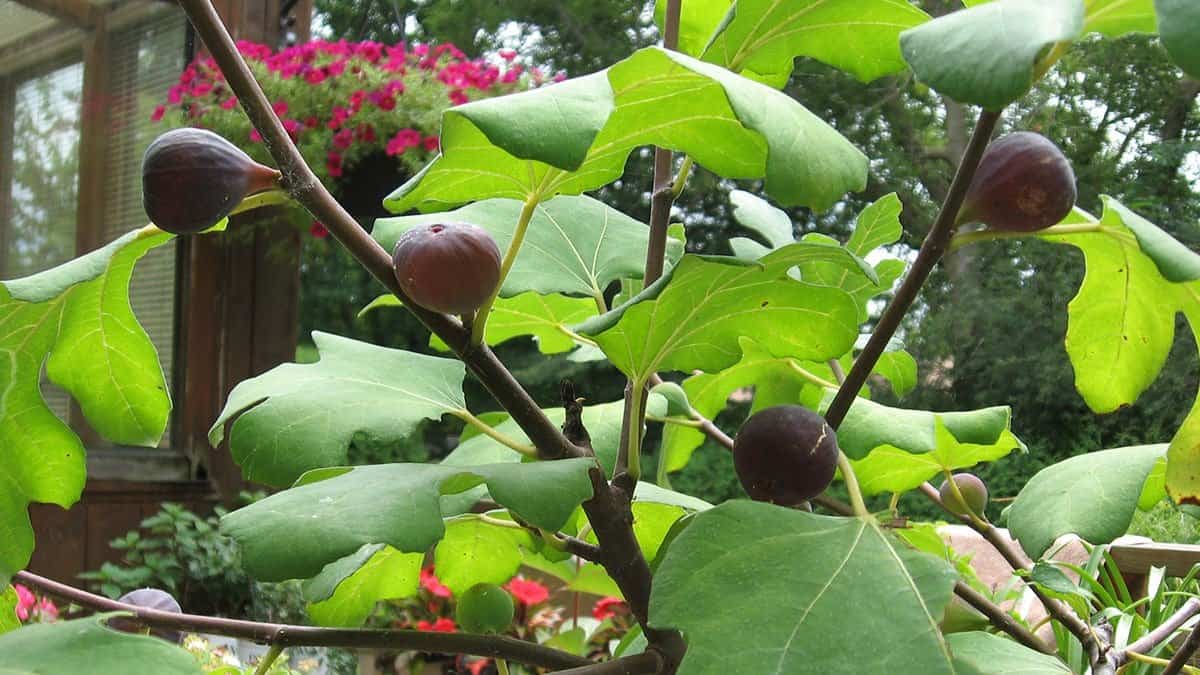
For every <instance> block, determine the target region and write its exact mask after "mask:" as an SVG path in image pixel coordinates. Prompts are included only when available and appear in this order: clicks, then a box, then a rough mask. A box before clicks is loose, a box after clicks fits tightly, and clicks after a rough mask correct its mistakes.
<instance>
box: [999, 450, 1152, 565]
mask: <svg viewBox="0 0 1200 675" xmlns="http://www.w3.org/2000/svg"><path fill="white" fill-rule="evenodd" d="M1166 450H1167V446H1166V445H1139V446H1134V447H1128V448H1116V449H1114V450H1101V451H1099V452H1090V453H1088V454H1086V455H1078V456H1075V457H1071V458H1069V459H1066V460H1063V461H1061V462H1059V463H1057V464H1053V465H1051V466H1048V467H1046V468H1045V469H1042V470H1041V471H1039V472H1038V473H1037V474H1036V475H1035V476H1034V477H1033V478H1031V479H1029V482H1028V483H1026V484H1025V487H1023V488H1022V489H1021V492H1020V494H1018V495H1017V498H1016V501H1014V502H1013V503H1012V505H1011V506H1010V507H1009V508H1008V509H1007V510H1006V517H1007V524H1008V529H1009V531H1010V532H1012V534H1013V536H1014V537H1016V539H1017V541H1019V542H1020V544H1021V547H1022V548H1024V549H1025V551H1026V552H1027V553H1029V555H1031V556H1033V557H1034V558H1035V559H1036V558H1039V557H1041V556H1042V554H1043V553H1045V552H1046V550H1047V549H1048V548H1050V545H1051V544H1053V543H1054V540H1055V539H1057V538H1058V537H1059V536H1061V535H1064V534H1068V533H1074V534H1077V535H1079V536H1080V537H1081V538H1083V539H1084V540H1086V541H1089V542H1091V543H1093V544H1107V543H1108V542H1110V541H1112V540H1113V539H1116V538H1117V537H1119V536H1121V535H1123V534H1125V531H1126V530H1127V529H1129V523H1130V521H1131V520H1132V519H1133V512H1134V510H1135V509H1136V508H1137V506H1138V501H1139V499H1140V498H1141V496H1142V490H1143V487H1144V486H1145V484H1146V479H1147V477H1148V476H1149V475H1150V472H1151V470H1152V469H1153V468H1154V466H1155V464H1156V463H1157V462H1158V460H1159V458H1161V457H1162V456H1163V454H1164V453H1165V452H1166Z"/></svg>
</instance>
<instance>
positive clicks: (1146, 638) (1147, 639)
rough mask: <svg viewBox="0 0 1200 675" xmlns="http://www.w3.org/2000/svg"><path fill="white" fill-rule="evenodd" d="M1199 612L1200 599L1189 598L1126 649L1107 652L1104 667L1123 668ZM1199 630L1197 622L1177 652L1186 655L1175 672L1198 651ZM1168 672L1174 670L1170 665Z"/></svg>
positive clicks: (1113, 670)
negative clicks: (1135, 655) (1135, 656)
mask: <svg viewBox="0 0 1200 675" xmlns="http://www.w3.org/2000/svg"><path fill="white" fill-rule="evenodd" d="M1197 614H1200V599H1196V598H1189V599H1188V600H1187V602H1185V603H1183V606H1181V607H1180V608H1179V609H1177V610H1175V613H1174V614H1172V615H1171V616H1169V617H1167V618H1166V620H1165V621H1163V622H1162V623H1160V624H1159V625H1157V626H1155V627H1154V629H1153V630H1151V631H1150V632H1148V633H1146V634H1145V635H1143V636H1142V637H1140V638H1138V639H1137V640H1135V641H1133V642H1131V643H1129V645H1127V646H1126V647H1125V649H1123V650H1121V651H1119V652H1111V651H1110V652H1109V653H1108V654H1106V655H1105V656H1106V658H1105V661H1106V663H1105V664H1104V665H1103V667H1104V668H1107V669H1109V672H1114V673H1115V672H1116V671H1117V670H1119V669H1120V668H1121V666H1123V665H1125V664H1126V663H1128V662H1129V661H1130V660H1131V659H1132V658H1133V657H1132V655H1133V654H1146V653H1148V652H1149V651H1150V650H1152V649H1154V648H1155V647H1157V646H1158V645H1159V644H1161V643H1162V642H1164V641H1166V640H1169V639H1170V638H1171V636H1172V635H1174V634H1175V631H1177V630H1179V628H1180V627H1181V626H1183V624H1185V623H1187V621H1188V619H1191V618H1192V617H1194V616H1196V615H1197ZM1197 631H1200V623H1198V624H1196V628H1194V629H1193V630H1192V632H1191V634H1189V635H1188V639H1187V641H1186V642H1184V643H1183V646H1182V647H1180V649H1179V651H1177V652H1175V657H1176V658H1179V656H1180V655H1181V654H1186V655H1185V656H1183V658H1182V660H1180V661H1179V663H1178V664H1176V670H1175V671H1173V672H1179V668H1180V667H1182V666H1183V665H1184V664H1185V663H1187V661H1188V659H1189V658H1191V654H1192V653H1194V652H1195V651H1196V647H1197V646H1200V635H1198V633H1197ZM1189 645H1190V651H1189ZM1171 663H1172V664H1175V659H1174V658H1173V659H1171ZM1168 672H1172V671H1171V668H1170V667H1169V666H1168V667H1167V669H1166V671H1164V675H1165V673H1168Z"/></svg>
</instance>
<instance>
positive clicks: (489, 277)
mask: <svg viewBox="0 0 1200 675" xmlns="http://www.w3.org/2000/svg"><path fill="white" fill-rule="evenodd" d="M392 265H393V267H394V269H395V272H396V281H397V282H399V283H400V288H401V289H403V291H404V292H405V294H407V295H408V297H409V298H410V299H411V300H412V301H413V302H415V303H417V304H418V305H420V306H422V307H424V308H425V309H431V310H433V311H435V312H444V313H446V314H470V313H472V312H474V311H475V310H477V309H479V308H480V307H482V306H483V304H484V303H485V302H487V300H488V298H490V297H491V295H492V293H493V292H494V291H495V290H496V285H497V284H499V283H500V249H499V248H498V247H497V246H496V241H495V240H494V239H492V235H490V234H488V232H487V230H484V229H483V228H481V227H476V226H474V225H470V224H467V223H437V224H434V225H423V226H421V227H416V228H413V229H411V230H409V231H408V232H405V233H404V234H403V235H401V237H400V240H399V241H397V242H396V248H395V250H394V251H393V252H392Z"/></svg>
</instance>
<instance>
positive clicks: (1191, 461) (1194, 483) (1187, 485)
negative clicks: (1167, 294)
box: [1165, 282, 1200, 505]
mask: <svg viewBox="0 0 1200 675" xmlns="http://www.w3.org/2000/svg"><path fill="white" fill-rule="evenodd" d="M1180 294H1181V295H1183V296H1184V298H1185V301H1186V302H1187V304H1186V309H1185V314H1186V316H1187V320H1188V325H1189V326H1190V327H1191V329H1192V336H1193V339H1195V340H1197V341H1198V342H1200V339H1198V337H1197V336H1200V282H1195V283H1191V284H1188V285H1186V286H1184V287H1182V289H1181V290H1180ZM1165 482H1166V489H1167V492H1168V493H1169V494H1170V495H1171V498H1172V499H1173V500H1175V502H1176V503H1178V504H1183V503H1187V504H1195V505H1200V395H1198V396H1197V397H1196V400H1195V402H1194V403H1193V404H1192V409H1191V411H1189V412H1188V415H1187V417H1186V418H1184V420H1183V424H1182V425H1180V427H1179V430H1178V431H1177V432H1176V433H1175V437H1174V438H1172V439H1171V444H1170V446H1169V447H1168V448H1167V468H1166V476H1165Z"/></svg>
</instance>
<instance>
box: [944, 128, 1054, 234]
mask: <svg viewBox="0 0 1200 675" xmlns="http://www.w3.org/2000/svg"><path fill="white" fill-rule="evenodd" d="M1074 206H1075V172H1074V171H1073V170H1072V169H1071V163H1070V162H1069V161H1067V158H1066V156H1065V155H1063V153H1062V150H1059V149H1058V146H1057V145H1055V144H1054V143H1052V142H1050V140H1049V139H1047V138H1046V137H1045V136H1042V135H1041V134H1035V133H1033V132H1032V131H1018V132H1016V133H1012V134H1009V135H1007V136H1005V137H1003V138H1001V139H999V140H997V141H993V142H992V144H991V145H989V146H988V147H987V150H985V151H984V153H983V159H982V160H981V161H980V162H979V168H978V169H976V171H975V178H974V179H973V180H972V181H971V187H970V188H968V189H967V196H966V199H965V200H964V201H963V205H962V209H961V210H960V211H959V217H958V222H959V223H970V222H982V223H984V224H985V225H987V226H988V227H990V228H992V229H993V230H1002V231H1006V232H1035V231H1037V230H1042V229H1045V228H1047V227H1050V226H1051V225H1056V224H1058V223H1059V222H1061V221H1062V219H1063V218H1066V217H1067V214H1069V213H1070V212H1071V209H1072V208H1073V207H1074Z"/></svg>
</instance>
